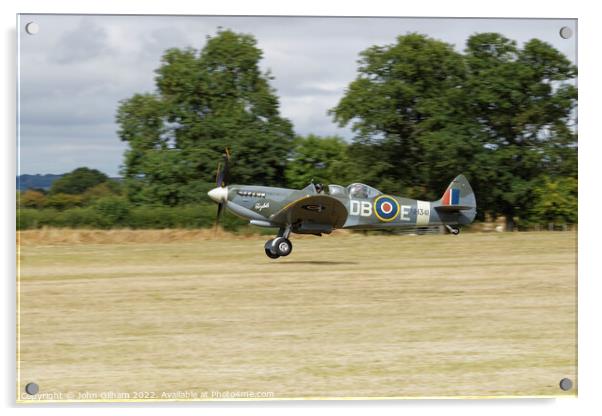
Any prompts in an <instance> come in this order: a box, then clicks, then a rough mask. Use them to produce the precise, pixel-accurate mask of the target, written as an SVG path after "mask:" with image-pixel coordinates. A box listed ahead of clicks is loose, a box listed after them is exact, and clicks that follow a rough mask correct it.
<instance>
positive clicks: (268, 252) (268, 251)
mask: <svg viewBox="0 0 602 416" xmlns="http://www.w3.org/2000/svg"><path fill="white" fill-rule="evenodd" d="M273 242H274V240H268V241H266V242H265V246H264V248H265V255H266V256H268V257H269V258H271V259H277V258H278V257H280V255H279V254H278V253H276V252H275V251H273V244H272V243H273Z"/></svg>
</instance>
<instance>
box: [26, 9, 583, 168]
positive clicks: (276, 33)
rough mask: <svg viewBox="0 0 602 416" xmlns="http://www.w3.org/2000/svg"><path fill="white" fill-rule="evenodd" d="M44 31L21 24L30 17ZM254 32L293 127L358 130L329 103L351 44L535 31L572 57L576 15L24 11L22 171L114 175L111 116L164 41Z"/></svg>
mask: <svg viewBox="0 0 602 416" xmlns="http://www.w3.org/2000/svg"><path fill="white" fill-rule="evenodd" d="M32 21H33V22H36V23H37V24H38V25H39V32H38V33H37V34H36V35H29V34H27V33H26V32H25V29H24V28H25V25H26V24H27V23H28V22H32ZM219 26H221V27H223V28H224V29H232V30H234V31H236V32H244V33H250V34H252V35H254V36H255V38H256V39H257V41H258V46H259V48H260V49H262V50H263V53H264V55H263V56H264V58H263V61H262V62H261V66H262V68H263V69H264V70H267V69H269V70H270V71H271V72H272V75H273V76H274V77H275V79H274V80H273V81H272V86H273V87H275V89H276V91H277V94H278V96H279V97H280V109H281V114H282V115H283V116H284V117H287V118H288V119H290V120H291V121H292V122H293V125H294V129H295V132H296V133H297V134H303V135H305V134H309V133H315V134H319V135H333V134H336V135H339V136H342V137H344V138H346V139H351V138H352V137H353V134H352V132H351V131H350V129H348V128H338V127H337V126H336V125H335V124H334V123H333V122H332V119H331V117H329V116H328V115H327V114H326V112H327V111H328V109H330V108H332V107H333V106H335V105H336V104H337V102H338V100H339V99H340V98H341V97H342V95H343V94H344V91H345V88H346V86H347V85H348V84H349V83H350V82H351V81H352V80H353V79H354V78H355V77H356V69H357V59H358V54H359V52H361V51H362V50H364V49H366V48H367V47H369V46H371V45H386V44H391V43H393V42H394V41H395V37H396V36H398V35H401V34H406V33H408V32H419V33H424V34H427V35H428V36H431V37H433V38H436V39H440V40H444V41H446V42H449V43H451V44H454V45H455V47H456V49H457V50H458V51H461V50H463V49H464V46H465V42H466V39H467V38H468V37H469V36H470V35H472V34H474V33H478V32H486V31H495V32H500V33H502V34H504V35H505V36H507V37H509V38H511V39H515V40H517V41H518V42H519V44H522V43H523V42H525V41H527V40H529V39H532V38H539V39H541V40H544V41H546V42H548V43H550V44H552V45H553V46H554V47H556V48H557V49H559V50H560V51H561V52H562V53H564V54H565V55H566V56H567V57H569V59H571V60H572V61H575V60H576V35H573V37H572V38H570V39H568V40H565V39H562V38H561V37H560V36H559V30H560V28H561V27H563V26H568V27H570V28H571V29H573V33H575V34H576V21H575V20H569V19H567V20H544V19H541V20H535V19H432V18H422V19H416V18H413V19H408V18H305V17H278V18H269V17H263V18H258V17H191V16H159V17H157V16H93V15H90V16H76V15H72V16H61V15H21V17H20V22H19V27H18V29H17V30H18V32H19V43H20V45H19V54H20V60H19V65H20V68H19V75H20V77H19V85H20V87H19V91H20V93H19V94H20V97H19V98H20V130H19V134H20V148H19V150H20V169H19V173H31V174H33V173H64V172H68V171H70V170H73V169H74V168H76V167H79V166H88V167H92V168H96V169H99V170H101V171H103V172H105V173H107V174H109V175H111V176H118V174H119V168H120V165H121V163H122V156H123V152H124V150H125V148H126V145H125V143H122V142H121V141H120V140H119V138H118V137H117V133H116V131H117V126H116V124H115V122H114V120H115V112H116V109H117V105H118V102H119V100H122V99H124V98H128V97H130V96H131V95H133V94H134V93H140V92H151V91H153V90H154V89H155V87H154V75H155V74H154V70H155V69H156V68H157V67H158V66H159V63H160V58H161V55H162V53H163V51H164V50H165V49H167V48H171V47H180V48H183V47H194V48H195V49H201V48H202V47H203V45H204V43H205V41H206V36H207V35H213V34H215V32H216V30H217V28H218V27H219Z"/></svg>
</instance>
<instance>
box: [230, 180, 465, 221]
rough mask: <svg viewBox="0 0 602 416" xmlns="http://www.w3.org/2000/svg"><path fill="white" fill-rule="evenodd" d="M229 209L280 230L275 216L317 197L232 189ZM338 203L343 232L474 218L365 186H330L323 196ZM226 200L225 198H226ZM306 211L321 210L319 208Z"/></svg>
mask: <svg viewBox="0 0 602 416" xmlns="http://www.w3.org/2000/svg"><path fill="white" fill-rule="evenodd" d="M225 192H227V203H226V208H227V209H228V210H230V211H231V212H233V213H234V214H236V215H238V216H240V217H242V218H245V219H247V220H249V221H251V224H254V225H258V226H267V227H280V226H283V225H284V224H279V223H274V222H273V221H272V220H271V219H270V217H271V216H272V214H274V213H277V212H279V211H281V210H282V209H285V208H286V207H287V205H288V204H290V203H291V201H295V200H298V199H299V198H303V197H306V196H311V195H316V192H315V190H314V185H313V184H312V185H309V186H308V187H306V188H304V189H301V190H297V189H288V188H276V187H268V186H253V185H229V186H228V187H227V191H225ZM322 194H323V195H328V196H330V197H333V198H336V199H338V200H339V201H340V202H341V203H342V204H343V205H344V206H345V208H346V209H347V213H348V215H347V220H346V221H345V223H344V225H343V226H342V227H341V228H347V229H355V230H371V229H387V228H403V227H409V228H415V227H426V226H438V225H444V224H463V223H469V222H471V221H472V219H473V218H474V215H468V216H467V215H461V214H459V213H458V212H440V211H438V210H437V209H434V208H435V207H436V206H437V205H439V202H437V201H435V202H430V201H421V200H416V199H411V198H405V197H401V196H394V195H385V194H383V193H381V192H380V191H378V190H376V189H374V188H372V187H369V186H367V185H364V184H352V185H349V187H346V188H345V187H342V186H339V185H330V186H328V188H327V189H325V191H324V192H323V193H322ZM224 196H225V195H224ZM306 209H315V210H319V209H320V207H319V206H315V207H312V206H307V207H306Z"/></svg>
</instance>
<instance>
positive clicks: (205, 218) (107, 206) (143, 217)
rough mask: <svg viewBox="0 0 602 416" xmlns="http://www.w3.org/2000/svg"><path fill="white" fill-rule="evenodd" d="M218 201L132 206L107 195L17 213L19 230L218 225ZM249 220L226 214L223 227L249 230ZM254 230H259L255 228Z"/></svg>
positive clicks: (118, 198) (204, 226) (223, 218)
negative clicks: (65, 206) (91, 202)
mask: <svg viewBox="0 0 602 416" xmlns="http://www.w3.org/2000/svg"><path fill="white" fill-rule="evenodd" d="M216 213H217V206H216V205H215V204H198V205H184V206H179V207H165V206H149V205H143V206H131V205H130V204H129V203H128V202H127V200H125V199H124V198H122V197H106V198H102V199H100V200H98V201H97V202H96V203H95V204H94V205H92V206H89V207H74V208H70V209H66V210H57V209H53V208H45V209H31V208H22V209H20V210H19V211H18V213H17V229H19V230H25V229H31V228H41V227H68V228H105V229H107V228H125V227H127V228H134V229H163V228H210V227H213V226H214V224H215V215H216ZM247 224H248V223H247V221H245V220H242V219H240V218H238V217H236V216H234V215H232V214H227V213H224V215H223V216H222V220H221V226H222V227H223V228H224V229H226V230H229V231H241V232H243V233H248V232H249V231H250V230H249V229H248V227H246V225H247ZM252 230H255V227H253V229H252Z"/></svg>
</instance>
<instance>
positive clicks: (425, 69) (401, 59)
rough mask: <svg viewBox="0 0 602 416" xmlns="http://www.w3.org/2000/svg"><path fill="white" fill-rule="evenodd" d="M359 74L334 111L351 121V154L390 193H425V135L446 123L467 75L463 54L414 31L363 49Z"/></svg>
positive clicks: (340, 119) (344, 122) (339, 119)
mask: <svg viewBox="0 0 602 416" xmlns="http://www.w3.org/2000/svg"><path fill="white" fill-rule="evenodd" d="M358 72H359V74H358V77H357V79H356V80H355V81H353V82H352V83H351V84H350V85H349V87H348V89H347V92H346V94H345V96H344V97H343V98H342V99H341V100H340V102H339V103H338V105H337V106H336V107H335V108H333V109H332V110H331V114H332V115H333V116H334V119H335V121H336V122H338V123H339V125H340V126H344V125H347V124H349V123H351V125H352V129H353V131H354V132H355V133H356V137H355V144H354V147H353V149H352V154H353V155H355V156H356V158H357V159H356V160H357V161H358V164H359V165H361V166H363V168H364V169H365V176H364V180H365V181H367V182H370V183H371V184H373V185H375V186H378V187H380V188H382V189H383V190H384V191H387V192H404V193H406V194H409V195H410V196H416V197H418V196H423V195H422V193H423V192H424V191H423V189H424V188H425V186H424V185H427V183H428V177H427V176H426V175H428V173H429V170H428V169H427V166H425V153H424V152H425V145H424V140H423V137H424V135H425V134H429V133H431V132H433V131H436V130H438V129H440V128H441V127H442V126H446V123H445V121H446V120H441V114H442V112H443V111H444V110H447V113H449V112H451V110H452V109H453V99H452V98H453V97H452V96H453V92H454V89H455V88H457V87H458V86H459V85H462V83H463V80H464V78H465V67H464V65H463V59H462V56H461V54H459V53H458V52H456V51H454V49H453V46H452V45H449V44H447V43H444V42H441V41H438V40H435V39H431V38H429V37H427V36H424V35H420V34H417V33H412V34H408V35H405V36H399V37H398V38H397V42H396V43H394V44H392V45H386V46H372V47H370V48H368V49H367V50H365V51H363V52H361V54H360V61H359V69H358ZM446 115H448V114H446ZM452 174H453V173H451V172H450V173H448V174H447V175H446V176H449V175H452ZM447 180H449V178H448V179H447Z"/></svg>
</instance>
